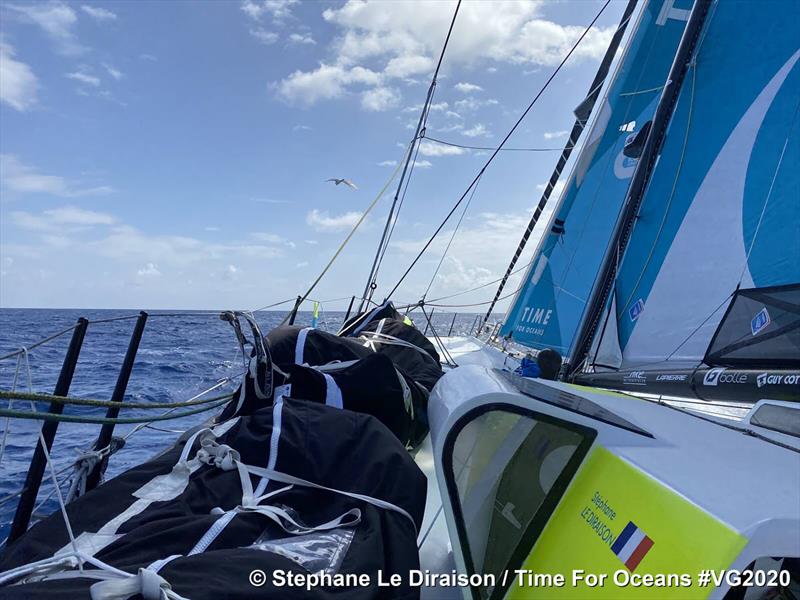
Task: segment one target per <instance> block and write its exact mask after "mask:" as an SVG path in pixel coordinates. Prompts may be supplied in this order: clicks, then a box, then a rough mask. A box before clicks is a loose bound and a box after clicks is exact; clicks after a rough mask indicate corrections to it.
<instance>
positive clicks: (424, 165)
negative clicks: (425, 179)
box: [414, 160, 433, 169]
mask: <svg viewBox="0 0 800 600" xmlns="http://www.w3.org/2000/svg"><path fill="white" fill-rule="evenodd" d="M414 166H415V167H416V168H417V169H430V168H431V167H432V166H433V163H432V162H431V161H429V160H418V161H417V162H415V163H414Z"/></svg>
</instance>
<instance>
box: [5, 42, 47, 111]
mask: <svg viewBox="0 0 800 600" xmlns="http://www.w3.org/2000/svg"><path fill="white" fill-rule="evenodd" d="M0 73H2V77H0V101H2V102H5V103H6V104H8V105H9V106H11V107H13V108H15V109H17V110H18V111H25V110H27V109H29V108H30V107H31V106H33V105H34V104H36V92H37V90H38V89H39V81H38V79H36V75H34V74H33V71H31V68H30V67H29V66H28V65H26V64H25V63H23V62H20V61H18V60H14V49H13V48H12V47H11V46H9V45H8V44H5V43H3V42H0Z"/></svg>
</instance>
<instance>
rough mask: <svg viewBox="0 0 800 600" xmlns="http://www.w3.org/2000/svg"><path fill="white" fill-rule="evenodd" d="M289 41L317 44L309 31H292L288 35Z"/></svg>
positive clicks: (310, 44)
mask: <svg viewBox="0 0 800 600" xmlns="http://www.w3.org/2000/svg"><path fill="white" fill-rule="evenodd" d="M289 42H291V43H292V44H307V45H309V46H315V45H316V44H317V42H315V41H314V38H313V37H311V34H310V33H292V34H290V35H289Z"/></svg>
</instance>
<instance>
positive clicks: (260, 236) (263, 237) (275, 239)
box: [250, 232, 295, 248]
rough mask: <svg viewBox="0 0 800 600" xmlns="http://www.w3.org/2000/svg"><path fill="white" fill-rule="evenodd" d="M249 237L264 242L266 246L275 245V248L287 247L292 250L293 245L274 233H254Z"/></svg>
mask: <svg viewBox="0 0 800 600" xmlns="http://www.w3.org/2000/svg"><path fill="white" fill-rule="evenodd" d="M250 237H251V238H252V239H254V240H256V241H258V242H265V243H267V244H275V245H277V246H287V247H289V248H294V247H295V243H294V242H290V241H289V240H287V239H286V238H285V237H283V236H281V235H278V234H276V233H265V232H255V233H251V234H250Z"/></svg>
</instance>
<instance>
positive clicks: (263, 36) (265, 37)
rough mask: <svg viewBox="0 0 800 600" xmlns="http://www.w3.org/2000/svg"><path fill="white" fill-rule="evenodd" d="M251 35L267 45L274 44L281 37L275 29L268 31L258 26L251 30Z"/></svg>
mask: <svg viewBox="0 0 800 600" xmlns="http://www.w3.org/2000/svg"><path fill="white" fill-rule="evenodd" d="M250 35H252V36H253V37H254V38H256V39H257V40H258V41H259V42H261V43H262V44H264V45H265V46H269V45H270V44H274V43H275V42H277V41H278V38H279V37H280V36H279V35H278V34H277V33H275V32H274V31H267V30H266V29H264V28H263V27H257V28H255V29H251V30H250Z"/></svg>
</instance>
